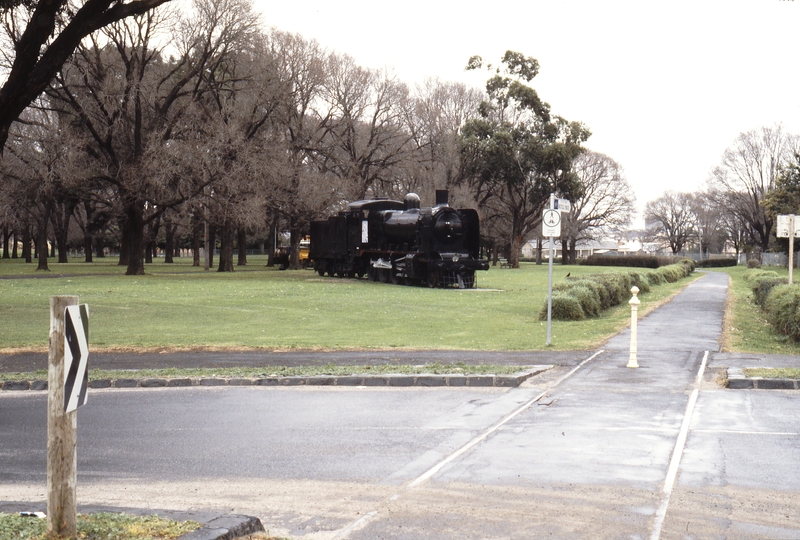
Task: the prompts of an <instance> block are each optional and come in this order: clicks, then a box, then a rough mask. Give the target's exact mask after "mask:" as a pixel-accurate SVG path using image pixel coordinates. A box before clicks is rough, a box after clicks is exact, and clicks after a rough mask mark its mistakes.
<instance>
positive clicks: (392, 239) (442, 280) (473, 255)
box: [309, 190, 489, 288]
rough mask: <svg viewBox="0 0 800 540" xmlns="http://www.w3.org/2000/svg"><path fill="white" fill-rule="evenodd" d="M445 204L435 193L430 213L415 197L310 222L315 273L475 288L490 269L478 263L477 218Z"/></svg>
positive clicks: (361, 205)
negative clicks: (482, 273) (482, 272)
mask: <svg viewBox="0 0 800 540" xmlns="http://www.w3.org/2000/svg"><path fill="white" fill-rule="evenodd" d="M447 198H448V194H447V191H446V190H438V191H437V192H436V206H434V207H432V208H420V205H419V197H418V196H417V195H416V194H414V193H409V194H408V195H407V196H406V198H405V201H404V202H400V201H393V200H388V199H373V200H366V201H355V202H351V203H350V204H349V205H348V206H347V210H346V211H343V212H339V215H338V216H333V217H330V218H328V219H327V220H326V221H314V222H312V223H311V248H310V253H309V257H310V258H311V259H312V260H313V261H314V269H315V270H316V271H317V272H318V273H319V275H320V276H323V275H325V274H326V273H327V274H328V275H330V276H334V275H336V276H339V277H345V276H347V277H362V276H364V275H367V276H369V278H370V279H371V280H373V281H382V282H389V281H391V282H392V283H405V284H407V285H414V284H417V283H427V284H428V286H430V287H447V286H458V287H459V288H473V287H475V271H476V270H488V269H489V263H488V261H484V260H482V259H481V258H480V248H479V241H480V222H479V219H478V213H477V212H476V211H475V210H456V209H454V208H451V207H450V206H449V204H448V201H447Z"/></svg>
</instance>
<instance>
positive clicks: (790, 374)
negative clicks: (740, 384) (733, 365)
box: [744, 368, 800, 379]
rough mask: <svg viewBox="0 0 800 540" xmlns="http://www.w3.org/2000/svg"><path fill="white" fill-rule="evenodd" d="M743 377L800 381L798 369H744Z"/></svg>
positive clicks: (799, 369) (799, 370)
mask: <svg viewBox="0 0 800 540" xmlns="http://www.w3.org/2000/svg"><path fill="white" fill-rule="evenodd" d="M744 376H745V377H761V378H762V379H800V368H745V369H744Z"/></svg>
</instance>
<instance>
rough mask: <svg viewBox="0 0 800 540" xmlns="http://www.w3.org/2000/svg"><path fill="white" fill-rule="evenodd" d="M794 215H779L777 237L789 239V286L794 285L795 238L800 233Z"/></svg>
mask: <svg viewBox="0 0 800 540" xmlns="http://www.w3.org/2000/svg"><path fill="white" fill-rule="evenodd" d="M796 217H797V216H795V215H794V214H788V215H779V216H778V227H777V228H778V230H777V232H776V236H777V237H778V238H788V239H789V284H790V285H791V284H792V274H793V270H794V237H795V236H797V235H798V233H800V227H797V226H796V225H795V218H796Z"/></svg>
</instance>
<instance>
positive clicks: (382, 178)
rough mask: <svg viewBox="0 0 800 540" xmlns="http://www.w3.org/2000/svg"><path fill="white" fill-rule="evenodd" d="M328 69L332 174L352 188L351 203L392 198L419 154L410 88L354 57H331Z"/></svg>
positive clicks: (328, 131)
mask: <svg viewBox="0 0 800 540" xmlns="http://www.w3.org/2000/svg"><path fill="white" fill-rule="evenodd" d="M327 70H328V77H327V84H326V94H325V99H326V101H327V102H328V106H329V107H330V118H329V119H328V121H327V122H326V131H327V133H326V135H327V143H328V146H327V148H326V150H325V153H326V157H327V158H328V164H327V168H328V170H331V171H332V172H334V173H335V174H336V175H337V176H339V177H340V178H342V179H343V180H345V181H346V182H347V183H349V184H350V185H351V186H352V187H351V193H350V197H348V198H350V199H363V198H364V197H365V196H366V195H367V194H368V193H370V192H372V193H374V194H378V195H384V194H386V193H390V192H391V191H392V190H393V187H394V184H395V174H394V173H395V171H396V169H397V168H398V167H400V166H401V165H402V164H403V162H404V160H405V159H406V158H407V156H408V153H409V152H411V151H412V150H413V145H412V144H411V143H412V136H411V133H410V132H409V130H408V129H407V125H406V114H405V113H406V108H407V107H408V99H409V95H408V94H409V92H408V88H407V87H406V85H405V84H404V83H402V82H400V81H398V80H397V78H396V77H394V76H392V75H391V74H390V73H388V72H386V71H383V72H378V71H373V70H369V69H366V68H363V67H360V66H358V65H356V64H355V62H354V61H353V59H352V58H351V57H349V56H341V55H331V57H330V60H329V62H328V66H327Z"/></svg>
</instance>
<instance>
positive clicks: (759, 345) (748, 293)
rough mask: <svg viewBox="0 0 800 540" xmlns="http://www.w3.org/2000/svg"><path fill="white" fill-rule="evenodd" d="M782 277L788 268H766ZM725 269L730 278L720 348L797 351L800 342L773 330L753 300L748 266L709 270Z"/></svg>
mask: <svg viewBox="0 0 800 540" xmlns="http://www.w3.org/2000/svg"><path fill="white" fill-rule="evenodd" d="M765 269H767V270H774V271H775V272H778V274H780V275H781V276H788V275H789V271H788V269H787V268H780V267H774V266H770V267H765ZM709 270H710V271H714V272H724V273H726V274H728V275H729V276H730V277H731V280H730V283H731V286H730V289H729V290H728V309H727V312H726V317H725V319H726V320H725V328H724V332H723V351H726V352H752V353H765V354H787V355H798V354H800V344H798V343H795V342H793V341H792V340H791V339H789V338H788V337H787V336H784V335H782V334H780V333H778V332H776V331H775V330H774V329H773V328H772V326H771V325H770V324H769V322H768V321H767V318H766V317H765V314H764V312H763V311H761V309H760V308H759V307H758V306H757V305H756V304H755V303H754V302H753V292H752V290H751V289H750V286H749V284H748V283H747V281H745V279H744V275H745V272H746V271H747V268H745V267H744V266H736V267H731V268H720V269H709Z"/></svg>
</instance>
